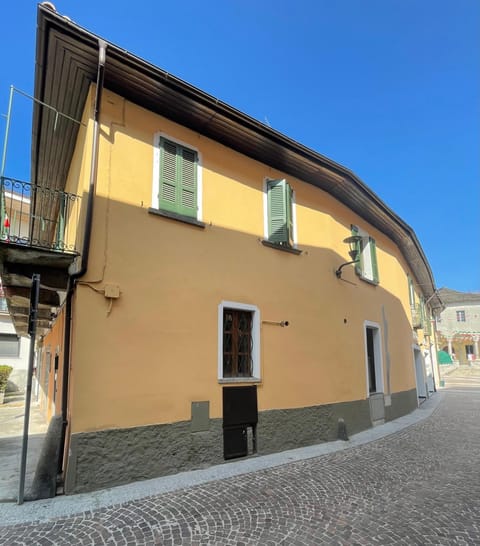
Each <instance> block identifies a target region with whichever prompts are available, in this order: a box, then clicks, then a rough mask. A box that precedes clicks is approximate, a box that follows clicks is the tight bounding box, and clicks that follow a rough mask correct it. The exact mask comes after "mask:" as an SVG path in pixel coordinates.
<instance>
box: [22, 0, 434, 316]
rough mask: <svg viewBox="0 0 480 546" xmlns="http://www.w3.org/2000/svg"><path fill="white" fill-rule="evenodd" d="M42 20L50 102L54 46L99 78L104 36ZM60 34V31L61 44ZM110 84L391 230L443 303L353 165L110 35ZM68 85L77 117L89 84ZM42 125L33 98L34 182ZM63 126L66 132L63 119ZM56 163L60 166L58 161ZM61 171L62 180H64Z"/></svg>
mask: <svg viewBox="0 0 480 546" xmlns="http://www.w3.org/2000/svg"><path fill="white" fill-rule="evenodd" d="M37 27H38V30H37V50H36V68H35V97H36V98H38V99H40V100H44V101H46V102H49V100H51V98H52V97H50V96H49V95H48V88H47V85H46V82H47V78H57V79H61V78H63V79H64V78H67V77H68V73H67V72H68V71H67V70H63V71H62V72H57V73H55V74H53V75H52V74H48V75H47V66H46V65H47V60H48V59H49V58H54V57H53V55H54V54H53V52H52V51H50V50H51V49H52V48H58V47H67V46H66V44H68V48H69V49H75V52H76V57H77V58H76V59H74V60H73V61H72V62H76V63H77V64H78V65H79V67H80V68H79V70H80V71H82V74H83V75H84V76H85V78H86V79H89V80H90V81H91V82H94V81H95V79H94V78H95V74H96V59H97V50H98V40H99V39H100V37H98V36H96V35H95V34H92V33H91V32H89V31H87V30H86V29H84V28H82V27H80V26H78V25H77V24H75V23H73V22H72V21H70V20H69V19H68V18H65V17H62V16H60V15H58V14H57V13H56V12H54V11H52V10H51V9H49V8H47V7H45V6H42V5H39V6H38V24H37ZM59 36H61V37H62V41H61V43H60V40H59V38H58V37H59ZM49 56H50V57H49ZM92 63H93V64H92ZM50 83H51V82H50ZM54 83H55V84H56V85H55V86H54V87H60V81H56V82H54ZM105 87H106V88H108V89H111V90H112V91H114V92H117V93H118V94H120V95H122V96H124V97H125V98H127V99H128V100H131V101H132V102H135V103H137V104H139V105H140V106H143V107H145V108H147V109H150V110H152V111H155V112H157V113H159V114H161V115H164V116H165V117H170V119H172V120H173V121H177V122H179V123H180V124H183V125H185V126H187V127H190V128H192V129H193V130H196V131H197V132H200V133H202V134H204V135H205V136H207V137H209V138H212V139H214V140H218V141H220V142H222V143H223V144H225V145H226V146H229V147H231V148H233V149H236V150H237V151H239V152H240V153H243V154H245V155H248V156H250V157H252V158H254V159H256V160H258V161H260V162H263V163H265V164H268V165H270V166H271V167H273V168H276V169H278V170H281V171H284V172H286V173H288V174H290V175H292V176H295V177H298V178H299V179H301V180H304V181H306V182H308V183H311V184H313V185H315V186H317V187H319V188H320V189H322V190H324V191H326V192H328V193H329V194H331V195H332V196H333V197H335V198H336V199H338V200H339V201H340V202H343V203H344V204H345V205H347V206H348V207H349V208H350V209H351V210H353V211H354V212H355V213H356V214H358V215H359V216H360V217H362V218H364V219H365V220H366V221H367V222H369V223H370V224H372V225H373V226H374V227H376V228H377V229H379V230H380V231H382V232H383V233H385V234H386V235H387V236H388V237H390V238H391V239H392V240H393V241H394V242H395V243H396V244H397V245H398V247H399V248H400V250H401V251H402V253H403V255H404V257H405V259H406V261H407V263H408V264H409V266H410V268H411V270H412V272H413V273H414V275H415V277H416V278H417V282H418V284H419V286H420V289H421V291H422V292H423V293H424V295H425V297H426V298H430V300H431V303H430V305H431V306H432V307H434V308H436V307H441V306H442V304H441V301H440V300H439V299H438V297H437V295H436V292H435V283H434V279H433V274H432V271H431V269H430V266H429V264H428V261H427V258H426V256H425V254H424V252H423V249H422V247H421V245H420V242H419V241H418V239H417V237H416V235H415V232H414V230H413V229H412V228H411V227H410V226H409V225H408V224H406V223H405V222H404V221H403V220H402V219H401V218H400V217H399V216H398V215H397V214H395V213H394V212H393V211H392V210H391V209H390V208H389V207H388V206H387V205H386V204H385V203H384V202H383V201H382V200H381V199H380V198H379V197H378V196H377V195H376V194H375V193H374V192H373V191H372V190H370V188H368V186H367V185H366V184H364V183H363V182H362V181H361V180H360V179H359V178H358V177H357V176H356V175H355V174H354V173H353V172H352V171H350V170H349V169H347V168H345V167H343V166H342V165H339V164H338V163H336V162H334V161H332V160H331V159H329V158H327V157H325V156H323V155H321V154H319V153H317V152H315V151H313V150H311V149H309V148H307V147H306V146H304V145H302V144H300V143H298V142H296V141H294V140H293V139H290V138H288V137H287V136H285V135H283V134H282V133H280V132H279V131H276V130H275V129H272V128H270V127H268V126H266V125H264V124H263V123H261V122H259V121H257V120H255V119H254V118H252V117H250V116H247V115H246V114H244V113H242V112H240V111H239V110H237V109H235V108H233V107H231V106H229V105H228V104H226V103H224V102H222V101H220V100H219V99H217V98H215V97H213V96H212V95H209V94H207V93H205V92H203V91H201V90H199V89H198V88H196V87H194V86H193V85H191V84H189V83H187V82H185V81H183V80H181V79H179V78H177V77H175V76H172V75H171V74H169V73H168V72H166V71H165V70H162V69H160V68H158V67H156V66H154V65H152V64H151V63H149V62H147V61H145V60H143V59H140V58H139V57H137V56H135V55H133V54H131V53H129V52H128V51H126V50H125V49H122V48H120V47H118V46H116V45H114V44H111V43H109V42H107V63H106V70H105ZM70 88H71V92H70V97H69V102H68V104H66V103H65V104H62V103H58V104H54V105H53V106H56V107H57V108H58V109H59V110H60V111H63V112H64V113H66V114H68V115H71V116H72V117H75V116H78V112H72V111H71V109H72V108H73V106H72V105H75V104H79V103H81V104H82V106H83V104H84V102H85V99H86V91H85V88H81V89H79V88H78V87H77V86H71V87H70ZM148 89H150V91H149V92H147V90H148ZM58 100H60V99H58ZM82 101H83V102H82ZM162 101H163V102H162ZM175 101H181V103H178V104H181V106H182V108H177V109H176V110H175V105H174V106H172V107H171V110H170V111H168V112H166V111H165V109H166V108H169V107H170V104H173V103H174V102H175ZM64 102H65V100H64ZM49 104H51V102H49ZM182 113H183V119H182V118H181V116H182ZM41 127H42V108H41V107H39V106H38V105H37V104H35V105H34V114H33V129H32V181H36V180H37V178H38V176H39V172H41V171H42V169H45V165H42V154H41V153H40V150H47V149H49V146H52V145H53V142H52V140H51V137H50V136H49V135H42V134H41ZM61 130H63V131H66V129H65V128H64V127H63V126H62V127H61ZM69 130H70V134H69V138H70V139H72V138H74V137H76V132H77V131H78V127H73V128H72V127H70V129H69ZM58 137H59V135H58V131H57V138H58ZM255 144H258V145H255ZM62 153H63V156H62V158H61V166H63V170H65V169H66V168H68V165H69V163H70V160H71V154H72V153H73V149H72V148H71V147H70V149H68V148H67V149H64V151H63V152H62ZM49 169H50V170H49V171H48V172H49V174H50V173H52V169H51V167H50V168H49ZM57 170H58V171H60V170H61V168H60V167H59V168H58V169H57ZM61 174H62V173H60V172H53V173H52V174H51V176H53V178H55V175H57V176H58V177H60V178H61V176H60V175H61ZM60 178H59V181H57V182H56V183H57V184H60V183H61V180H60ZM437 300H438V301H437Z"/></svg>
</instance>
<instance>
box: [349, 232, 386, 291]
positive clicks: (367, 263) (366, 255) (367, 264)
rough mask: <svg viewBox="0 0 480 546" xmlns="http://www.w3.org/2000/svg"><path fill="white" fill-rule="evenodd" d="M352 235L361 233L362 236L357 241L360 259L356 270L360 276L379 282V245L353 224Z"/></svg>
mask: <svg viewBox="0 0 480 546" xmlns="http://www.w3.org/2000/svg"><path fill="white" fill-rule="evenodd" d="M352 235H360V236H361V237H362V239H361V240H360V241H359V242H358V243H357V250H358V254H359V257H360V259H359V261H358V263H357V264H356V266H355V272H356V273H357V275H358V276H359V277H360V278H362V279H365V280H368V281H371V282H374V283H375V284H378V282H379V277H378V265H377V246H376V243H375V239H374V238H373V237H370V236H369V235H368V233H366V232H365V231H363V230H361V229H360V228H359V227H357V226H352Z"/></svg>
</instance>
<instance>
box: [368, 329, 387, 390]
mask: <svg viewBox="0 0 480 546" xmlns="http://www.w3.org/2000/svg"><path fill="white" fill-rule="evenodd" d="M367 329H370V330H376V335H375V334H374V337H373V351H374V354H375V385H376V391H375V392H374V393H373V392H372V393H370V384H369V380H368V374H369V373H370V371H369V368H368V349H367ZM363 346H364V349H365V372H366V375H365V381H366V384H365V387H366V393H367V398H370V396H371V395H374V394H381V393H385V383H384V378H383V351H382V329H381V328H380V324H378V322H371V321H369V320H366V321H364V323H363Z"/></svg>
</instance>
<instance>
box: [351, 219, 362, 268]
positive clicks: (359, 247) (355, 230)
mask: <svg viewBox="0 0 480 546" xmlns="http://www.w3.org/2000/svg"><path fill="white" fill-rule="evenodd" d="M351 229H352V235H355V236H357V235H359V234H360V233H359V230H358V227H357V226H354V225H352V227H351ZM355 249H356V251H357V253H358V257H359V260H358V261H357V263H356V264H355V273H356V274H357V275H360V276H361V275H362V271H363V256H362V241H358V242H357V243H356V244H355Z"/></svg>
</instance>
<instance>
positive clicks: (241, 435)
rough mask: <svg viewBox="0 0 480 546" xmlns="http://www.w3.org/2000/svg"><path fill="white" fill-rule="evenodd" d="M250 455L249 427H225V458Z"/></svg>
mask: <svg viewBox="0 0 480 546" xmlns="http://www.w3.org/2000/svg"><path fill="white" fill-rule="evenodd" d="M247 455H248V442H247V427H228V428H224V429H223V456H224V458H225V459H235V458H236V457H246V456H247Z"/></svg>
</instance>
